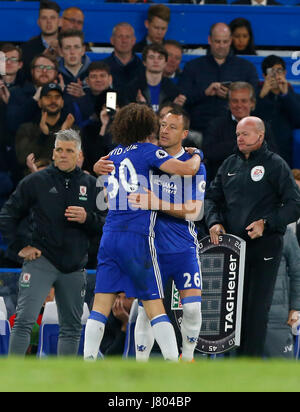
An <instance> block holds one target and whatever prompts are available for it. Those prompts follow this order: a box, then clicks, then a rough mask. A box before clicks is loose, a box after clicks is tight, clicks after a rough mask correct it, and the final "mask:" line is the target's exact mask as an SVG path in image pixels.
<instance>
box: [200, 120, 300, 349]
mask: <svg viewBox="0 0 300 412" xmlns="http://www.w3.org/2000/svg"><path fill="white" fill-rule="evenodd" d="M236 134H237V145H238V151H237V153H236V154H233V155H232V156H230V157H229V158H228V159H226V160H225V161H224V163H223V164H222V166H221V167H220V169H219V170H218V173H217V176H216V177H215V179H214V181H213V182H212V183H211V186H210V188H209V189H208V190H207V192H206V200H205V218H206V223H207V226H208V228H209V232H210V236H211V240H212V242H213V243H214V244H218V243H219V236H220V235H221V234H222V233H226V232H228V233H231V234H233V235H236V236H239V237H241V238H243V239H245V240H246V242H247V252H246V265H245V282H244V301H243V314H242V336H241V339H242V340H241V347H240V349H239V353H240V354H241V355H243V356H262V355H263V351H264V342H265V337H266V328H267V321H268V312H269V309H270V306H271V302H272V297H273V290H274V285H275V281H276V276H277V272H278V267H279V264H280V260H281V254H282V245H283V235H284V233H285V230H286V226H287V224H289V223H291V222H294V221H296V220H297V219H298V218H299V216H300V192H299V189H298V187H297V185H296V183H295V181H294V179H293V176H292V174H291V171H290V169H289V167H288V165H287V164H286V163H285V161H284V160H283V159H282V158H281V157H279V156H278V155H276V154H275V153H273V152H270V151H269V150H268V149H267V145H266V144H265V143H264V134H265V126H264V123H263V122H262V120H261V119H259V118H257V117H245V118H244V119H242V120H241V121H240V122H239V123H238V125H237V129H236Z"/></svg>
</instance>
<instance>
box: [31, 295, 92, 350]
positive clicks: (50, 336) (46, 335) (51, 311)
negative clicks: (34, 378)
mask: <svg viewBox="0 0 300 412" xmlns="http://www.w3.org/2000/svg"><path fill="white" fill-rule="evenodd" d="M89 314H90V312H89V309H88V306H87V304H86V303H84V307H83V315H82V318H81V323H82V325H83V327H82V332H81V338H80V344H79V350H78V355H82V354H83V347H84V333H85V324H86V321H87V319H88V317H89ZM58 335H59V325H58V313H57V305H56V302H47V303H46V305H45V309H44V314H43V319H42V324H41V327H40V332H39V345H38V350H37V356H38V357H40V358H42V357H45V356H51V355H52V356H55V355H57V343H58Z"/></svg>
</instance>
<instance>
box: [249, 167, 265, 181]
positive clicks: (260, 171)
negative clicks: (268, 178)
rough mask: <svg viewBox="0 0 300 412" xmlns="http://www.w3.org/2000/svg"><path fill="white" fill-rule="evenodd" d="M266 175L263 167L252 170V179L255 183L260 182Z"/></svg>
mask: <svg viewBox="0 0 300 412" xmlns="http://www.w3.org/2000/svg"><path fill="white" fill-rule="evenodd" d="M264 175H265V168H264V167H263V166H255V167H253V169H252V170H251V179H252V180H253V181H254V182H259V181H260V180H261V179H262V178H263V177H264Z"/></svg>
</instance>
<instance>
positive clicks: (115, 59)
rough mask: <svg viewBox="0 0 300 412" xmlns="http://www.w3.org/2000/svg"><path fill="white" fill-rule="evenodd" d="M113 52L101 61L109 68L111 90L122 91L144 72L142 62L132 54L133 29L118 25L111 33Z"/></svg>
mask: <svg viewBox="0 0 300 412" xmlns="http://www.w3.org/2000/svg"><path fill="white" fill-rule="evenodd" d="M110 42H111V44H112V45H113V46H114V51H113V52H112V53H111V55H110V56H109V57H107V58H106V59H104V60H103V62H104V63H106V64H108V65H109V67H110V72H111V75H112V77H113V84H112V85H113V88H114V89H117V90H120V91H121V90H122V89H123V88H124V86H125V85H127V84H128V83H129V82H130V81H132V80H133V79H135V78H136V77H138V76H139V75H141V74H142V73H143V72H144V65H143V63H142V60H141V59H140V58H139V57H138V56H137V55H136V54H135V53H133V47H134V45H135V42H136V37H135V32H134V28H133V27H132V26H131V25H130V24H129V23H119V24H117V25H116V26H115V27H114V28H113V31H112V35H111V39H110Z"/></svg>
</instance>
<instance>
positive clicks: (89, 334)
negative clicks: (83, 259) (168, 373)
mask: <svg viewBox="0 0 300 412" xmlns="http://www.w3.org/2000/svg"><path fill="white" fill-rule="evenodd" d="M156 131H157V118H156V115H155V113H154V112H153V110H152V109H150V108H149V107H147V106H146V105H139V104H136V103H132V104H130V105H128V106H125V107H123V108H122V109H121V110H120V111H119V112H118V113H117V114H116V116H115V119H114V121H113V123H112V126H111V133H112V136H113V139H114V142H115V143H117V144H119V146H117V147H116V148H115V149H114V150H113V151H112V152H111V153H110V159H111V160H112V161H113V164H114V169H113V171H112V172H111V173H110V174H109V175H108V177H107V181H106V184H105V186H106V191H107V198H108V205H109V212H108V215H107V218H106V223H105V225H104V228H103V235H102V238H101V243H100V248H99V253H98V267H97V280H96V287H95V300H94V305H93V310H92V311H91V314H90V317H89V319H88V321H87V325H86V331H85V344H84V358H85V359H92V360H96V359H97V356H98V351H99V347H100V344H101V341H102V338H103V335H104V330H105V323H106V321H107V318H108V316H109V314H110V311H111V308H112V305H113V303H114V300H115V298H116V294H117V293H118V292H120V291H123V292H125V293H126V296H127V297H136V298H138V299H140V300H141V301H142V303H143V307H144V309H145V312H146V314H147V316H148V318H149V319H150V322H151V328H152V331H153V335H154V338H155V339H156V341H157V343H158V345H159V346H160V349H161V351H162V354H163V356H164V358H165V359H168V360H172V361H176V360H177V359H178V348H177V342H176V337H175V332H174V329H173V326H172V324H171V322H170V320H169V318H168V316H167V315H166V312H165V309H164V305H163V302H162V299H163V285H162V279H161V274H160V268H159V264H158V260H157V253H156V248H155V245H154V237H155V232H154V229H155V220H156V212H153V211H151V210H137V209H136V208H132V207H131V206H130V205H129V204H128V195H129V194H130V193H133V192H136V193H143V191H144V189H143V188H144V187H145V188H146V189H148V188H150V180H149V172H150V170H151V169H153V168H159V169H160V170H161V171H163V172H165V173H169V174H178V175H180V176H184V175H195V174H196V173H197V171H198V169H199V167H200V157H199V155H198V154H197V152H196V154H195V155H193V156H192V157H191V158H190V159H188V160H187V161H185V162H182V161H180V160H178V159H175V158H173V157H171V156H169V155H168V154H167V153H166V152H165V151H164V150H163V149H161V148H158V147H157V146H154V145H152V144H151V143H148V141H149V139H150V138H151V136H152V135H153V134H155V133H156ZM95 171H96V172H97V164H96V165H95Z"/></svg>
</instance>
